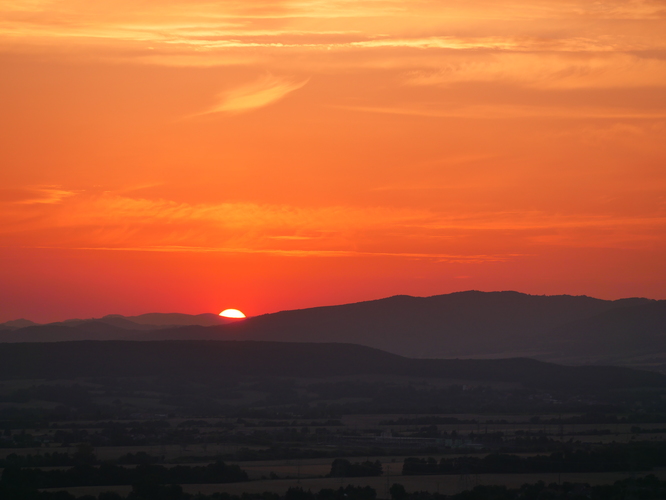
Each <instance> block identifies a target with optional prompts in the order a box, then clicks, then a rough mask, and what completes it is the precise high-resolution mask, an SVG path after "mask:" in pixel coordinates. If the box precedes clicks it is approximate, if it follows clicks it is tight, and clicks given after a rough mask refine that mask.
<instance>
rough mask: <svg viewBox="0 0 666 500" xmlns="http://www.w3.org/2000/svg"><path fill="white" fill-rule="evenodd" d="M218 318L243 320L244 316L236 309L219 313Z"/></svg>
mask: <svg viewBox="0 0 666 500" xmlns="http://www.w3.org/2000/svg"><path fill="white" fill-rule="evenodd" d="M220 316H222V317H223V318H234V319H239V318H244V317H245V314H243V313H242V312H240V311H239V310H238V309H225V310H224V311H222V312H221V313H220Z"/></svg>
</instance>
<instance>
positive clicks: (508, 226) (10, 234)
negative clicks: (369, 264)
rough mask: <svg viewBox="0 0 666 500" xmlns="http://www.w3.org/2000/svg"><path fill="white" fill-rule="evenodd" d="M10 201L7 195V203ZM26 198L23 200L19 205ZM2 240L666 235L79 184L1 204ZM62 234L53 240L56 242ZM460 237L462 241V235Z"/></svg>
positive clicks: (437, 252) (614, 221) (429, 241)
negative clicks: (52, 195) (150, 195)
mask: <svg viewBox="0 0 666 500" xmlns="http://www.w3.org/2000/svg"><path fill="white" fill-rule="evenodd" d="M6 206H7V204H5V207H6ZM21 206H22V207H24V208H23V210H17V207H21ZM0 216H2V219H3V221H4V223H3V225H1V226H0V245H4V246H7V245H10V246H30V247H49V248H51V247H54V246H57V247H59V248H79V249H109V250H119V251H120V250H128V251H129V250H133V251H155V252H222V253H258V254H271V255H282V256H322V257H323V256H331V257H332V256H335V257H345V256H375V257H380V256H385V257H404V258H414V259H434V260H438V261H442V262H454V261H455V262H478V261H498V260H502V259H508V258H515V257H517V256H518V254H517V253H516V251H515V250H514V251H513V252H494V251H492V250H490V249H486V250H489V251H485V252H484V251H481V252H479V250H478V249H477V250H476V251H473V252H461V251H460V250H461V248H458V247H456V245H457V243H456V241H474V240H476V239H480V240H483V241H493V240H494V239H495V238H497V235H501V240H502V241H504V245H505V246H506V242H513V243H511V244H509V245H508V247H509V248H516V249H517V248H520V249H521V251H522V252H523V253H524V252H525V251H526V250H527V251H529V248H530V247H531V246H532V245H550V246H552V245H560V246H562V245H564V246H573V247H586V246H588V247H589V246H591V247H594V246H607V247H608V246H616V247H622V248H624V247H627V246H632V247H635V246H639V247H640V246H641V245H652V244H654V243H655V242H656V243H658V242H660V241H663V239H664V234H663V233H664V228H666V217H665V216H664V215H663V214H657V213H655V214H637V215H635V216H627V215H622V216H614V215H609V214H570V215H566V214H557V213H548V212H544V211H484V212H470V211H466V212H456V211H434V210H425V209H420V210H419V209H407V208H404V209H397V208H389V207H381V206H377V207H364V206H327V207H326V206H325V207H297V206H288V205H260V204H254V203H219V204H189V203H181V202H174V201H169V200H150V199H142V198H130V197H127V196H124V195H119V194H114V193H103V194H89V193H88V194H87V193H77V194H75V195H72V196H69V197H66V198H63V199H61V201H60V202H58V203H51V204H42V205H30V206H28V205H25V204H24V205H18V204H16V203H14V204H11V208H3V205H0ZM54 241H57V242H58V243H57V244H56V245H54V244H53V243H52V242H54ZM463 246H464V245H463Z"/></svg>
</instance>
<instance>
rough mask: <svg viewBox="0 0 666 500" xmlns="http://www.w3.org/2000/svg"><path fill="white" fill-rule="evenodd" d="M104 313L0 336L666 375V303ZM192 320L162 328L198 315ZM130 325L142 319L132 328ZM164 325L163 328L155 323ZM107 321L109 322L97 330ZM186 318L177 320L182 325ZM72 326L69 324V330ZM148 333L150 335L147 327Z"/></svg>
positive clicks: (443, 300) (491, 296)
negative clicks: (276, 347)
mask: <svg viewBox="0 0 666 500" xmlns="http://www.w3.org/2000/svg"><path fill="white" fill-rule="evenodd" d="M178 316H179V315H154V314H148V315H142V316H134V317H119V316H106V317H105V318H101V319H99V320H94V321H87V322H86V321H80V322H78V323H76V324H74V325H69V326H67V325H66V324H65V323H63V324H59V325H57V324H52V325H42V326H29V327H26V328H21V329H18V330H14V331H11V332H7V331H5V332H0V342H35V341H38V342H44V341H49V340H52V341H55V340H84V339H96V340H185V339H188V340H190V339H201V340H232V339H237V340H265V341H283V342H325V343H331V342H340V343H353V344H360V345H365V346H369V347H374V348H378V349H382V350H385V351H388V352H391V353H394V354H400V355H403V356H409V357H415V358H455V357H464V358H506V357H530V358H535V359H541V360H550V361H556V362H562V363H569V364H589V363H593V364H617V365H632V366H640V367H646V368H650V369H654V370H662V369H663V370H665V371H666V326H665V325H666V301H655V300H649V299H640V298H634V299H622V300H616V301H608V300H600V299H595V298H591V297H586V296H569V295H558V296H536V295H527V294H522V293H518V292H477V291H469V292H459V293H453V294H447V295H437V296H433V297H411V296H406V295H401V296H394V297H388V298H385V299H380V300H374V301H367V302H359V303H355V304H345V305H339V306H327V307H315V308H310V309H301V310H293V311H282V312H278V313H274V314H265V315H262V316H256V317H252V318H248V319H246V320H242V321H236V322H233V323H229V324H223V325H217V326H208V325H210V323H207V322H208V321H211V322H212V321H220V320H222V319H221V318H219V317H217V316H216V315H199V316H196V317H192V316H187V315H181V316H185V318H179V317H178ZM193 318H199V319H198V321H199V320H200V322H199V323H195V324H190V326H178V327H174V326H168V327H167V326H164V325H167V324H171V325H173V324H174V321H180V320H181V319H182V320H183V321H184V322H187V321H194V319H193ZM126 322H131V323H132V324H134V325H136V326H134V327H129V326H127V323H126ZM160 322H162V324H159V323H160ZM100 323H103V324H104V325H105V326H101V325H100ZM178 324H180V323H178ZM63 327H64V328H71V330H64V329H63ZM148 330H150V331H148Z"/></svg>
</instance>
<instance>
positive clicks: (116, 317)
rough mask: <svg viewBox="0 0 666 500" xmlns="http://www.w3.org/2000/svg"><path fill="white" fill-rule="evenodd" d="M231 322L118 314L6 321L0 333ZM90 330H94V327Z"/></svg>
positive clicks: (175, 315)
mask: <svg viewBox="0 0 666 500" xmlns="http://www.w3.org/2000/svg"><path fill="white" fill-rule="evenodd" d="M233 321H234V320H232V319H228V318H222V317H221V316H219V315H217V314H213V313H204V314H182V313H148V314H141V315H139V316H122V315H120V314H109V315H107V316H104V317H102V318H91V319H68V320H65V321H60V322H56V323H48V324H46V325H39V324H38V323H35V322H33V321H29V320H26V319H19V320H15V321H7V322H6V323H0V331H2V330H5V331H6V330H18V329H21V328H27V327H29V326H41V327H46V326H69V327H78V328H81V327H83V330H86V326H85V325H93V324H98V323H104V324H107V325H111V326H115V327H118V328H122V329H124V330H159V329H163V328H168V327H173V326H195V325H198V326H215V325H225V324H227V323H231V322H233ZM92 328H94V326H93V327H92ZM25 333H27V332H25ZM60 340H64V339H60ZM46 341H48V340H46ZM29 342H32V341H29Z"/></svg>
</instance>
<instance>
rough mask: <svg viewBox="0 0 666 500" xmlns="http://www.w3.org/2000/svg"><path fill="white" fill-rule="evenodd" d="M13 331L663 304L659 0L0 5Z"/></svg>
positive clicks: (664, 185) (6, 279)
mask: <svg viewBox="0 0 666 500" xmlns="http://www.w3.org/2000/svg"><path fill="white" fill-rule="evenodd" d="M0 64H1V66H0V67H1V70H2V78H0V110H1V113H0V165H1V169H0V181H1V183H0V262H1V265H0V283H1V286H0V321H6V320H10V319H16V318H19V317H27V318H30V319H33V320H35V321H51V320H59V319H65V318H67V317H91V316H100V315H104V314H108V313H121V314H136V313H143V312H150V311H164V312H167V311H180V312H190V313H198V312H204V311H213V312H218V311H220V310H222V309H224V308H227V307H236V308H239V309H241V310H243V311H244V312H246V313H247V314H260V313H263V312H270V311H275V310H280V309H289V308H299V307H308V306H313V305H323V304H334V303H344V302H350V301H357V300H365V299H372V298H379V297H384V296H388V295H393V294H399V293H406V294H412V295H433V294H438V293H448V292H452V291H458V290H467V289H480V290H505V289H515V290H518V291H524V292H528V293H536V294H555V293H570V294H587V295H593V296H598V297H602V298H619V297H624V296H636V295H639V296H647V297H652V298H661V299H664V298H666V264H665V262H666V259H665V258H664V257H665V256H666V2H665V1H664V0H627V1H599V2H589V1H582V0H581V1H578V0H536V1H534V0H533V1H519V0H494V1H489V0H488V1H486V0H465V1H462V0H451V1H441V0H437V1H429V0H410V1H406V0H371V1H359V0H353V1H352V0H337V1H336V0H332V1H331V0H326V1H324V0H301V1H282V0H272V1H262V0H253V1H252V2H245V1H216V2H205V1H192V0H189V1H187V2H185V1H181V0H169V1H164V0H161V1H159V2H158V1H156V0H132V1H128V0H113V1H111V0H98V1H95V2H90V1H83V0H51V1H49V0H23V1H20V2H18V1H4V0H0Z"/></svg>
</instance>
